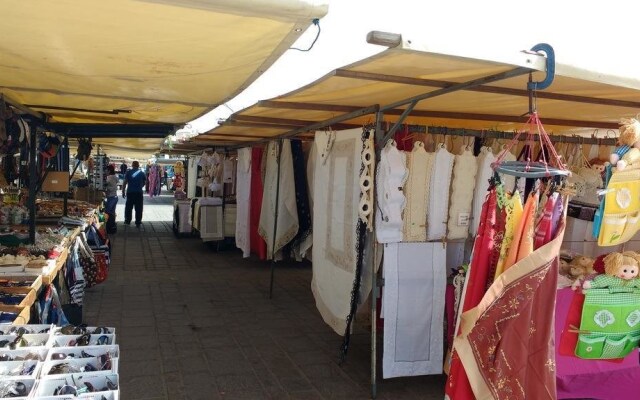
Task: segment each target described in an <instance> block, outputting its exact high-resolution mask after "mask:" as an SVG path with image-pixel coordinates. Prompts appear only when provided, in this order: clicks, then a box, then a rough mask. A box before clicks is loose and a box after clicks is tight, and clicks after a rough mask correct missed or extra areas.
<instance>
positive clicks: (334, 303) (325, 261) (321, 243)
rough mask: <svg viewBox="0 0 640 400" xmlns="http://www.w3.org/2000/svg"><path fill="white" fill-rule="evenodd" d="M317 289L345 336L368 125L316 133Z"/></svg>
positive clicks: (331, 321) (327, 316) (325, 313)
mask: <svg viewBox="0 0 640 400" xmlns="http://www.w3.org/2000/svg"><path fill="white" fill-rule="evenodd" d="M315 142H316V151H317V158H316V163H315V166H316V169H315V174H314V181H315V182H314V187H315V188H314V190H313V194H314V196H313V197H314V198H313V206H314V208H315V210H316V211H317V212H314V214H313V231H314V232H313V247H312V249H313V279H312V281H311V289H312V291H313V295H314V297H315V300H316V306H317V307H318V311H319V312H320V314H321V315H322V318H323V319H324V321H325V322H326V323H327V324H328V325H329V326H331V328H333V330H334V331H335V332H336V333H337V334H339V335H344V333H345V328H346V318H347V315H349V312H350V308H351V307H350V306H351V292H352V290H353V286H354V285H353V283H354V280H355V276H356V262H357V259H358V252H359V250H360V249H357V248H356V244H357V243H358V242H359V238H358V235H357V229H356V227H357V222H358V220H359V213H358V204H359V202H360V185H359V178H360V171H361V168H362V159H361V153H362V149H363V143H362V129H350V130H345V131H341V132H340V133H339V134H336V133H335V132H316V136H315Z"/></svg>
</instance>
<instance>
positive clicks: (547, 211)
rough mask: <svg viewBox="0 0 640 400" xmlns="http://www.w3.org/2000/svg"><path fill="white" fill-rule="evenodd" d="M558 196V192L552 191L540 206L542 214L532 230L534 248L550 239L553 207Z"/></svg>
mask: <svg viewBox="0 0 640 400" xmlns="http://www.w3.org/2000/svg"><path fill="white" fill-rule="evenodd" d="M558 196H559V194H558V193H557V192H556V193H552V194H551V195H550V196H548V197H547V200H546V201H545V203H544V205H543V207H542V215H541V216H540V218H539V220H538V223H537V224H536V227H535V230H534V243H533V248H534V249H537V248H539V247H542V246H543V245H544V244H545V243H548V242H549V241H550V240H551V231H552V229H551V219H552V217H553V209H554V208H555V206H556V200H557V199H558Z"/></svg>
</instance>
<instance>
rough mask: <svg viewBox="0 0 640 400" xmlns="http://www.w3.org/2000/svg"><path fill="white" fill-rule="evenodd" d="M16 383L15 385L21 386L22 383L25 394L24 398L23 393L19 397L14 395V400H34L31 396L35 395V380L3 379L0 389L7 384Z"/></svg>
mask: <svg viewBox="0 0 640 400" xmlns="http://www.w3.org/2000/svg"><path fill="white" fill-rule="evenodd" d="M14 382H15V384H16V385H17V384H19V383H22V384H24V386H25V394H24V396H20V395H21V394H22V393H20V394H19V395H14V396H13V397H11V398H12V399H18V400H26V399H27V398H32V397H31V395H32V394H33V393H32V392H33V389H34V388H35V386H36V380H35V379H33V378H21V377H14V376H12V377H3V378H2V380H1V381H0V387H2V385H5V384H9V385H11V384H13V383H14Z"/></svg>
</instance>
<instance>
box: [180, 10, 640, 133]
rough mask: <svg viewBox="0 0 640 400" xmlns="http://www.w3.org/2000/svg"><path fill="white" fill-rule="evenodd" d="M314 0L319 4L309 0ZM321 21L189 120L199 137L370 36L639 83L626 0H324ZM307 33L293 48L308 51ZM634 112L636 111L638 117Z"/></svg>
mask: <svg viewBox="0 0 640 400" xmlns="http://www.w3.org/2000/svg"><path fill="white" fill-rule="evenodd" d="M308 1H315V2H318V1H321V0H308ZM325 1H326V2H327V3H328V4H329V12H328V14H327V15H326V16H325V17H324V18H322V19H321V20H320V28H321V33H320V36H319V38H318V40H317V42H316V44H315V45H314V47H313V48H312V49H311V50H310V51H309V52H300V51H295V50H288V51H287V52H285V54H284V55H283V56H282V57H281V58H280V59H278V61H276V63H274V65H273V66H272V67H271V68H270V69H268V70H267V71H266V72H265V73H264V74H263V75H262V76H261V77H260V78H258V79H257V80H256V81H255V82H254V83H253V84H252V85H251V86H249V87H248V88H247V89H246V90H245V91H244V92H242V93H241V94H240V95H238V96H237V97H236V98H234V99H232V100H230V101H229V102H227V103H226V104H225V105H222V106H220V107H218V108H216V109H215V110H213V111H212V112H210V113H208V114H207V115H205V116H203V117H201V118H199V119H197V120H195V121H192V123H191V124H190V125H191V128H192V129H193V130H196V131H197V132H199V133H202V132H206V131H208V130H210V129H212V128H214V127H215V126H216V125H217V121H218V119H219V118H226V117H228V116H229V115H230V114H231V113H232V112H234V111H239V110H241V109H243V108H246V107H249V106H251V105H252V104H254V103H255V102H257V101H259V100H265V99H269V98H272V97H275V96H278V95H281V94H284V93H287V92H290V91H292V90H294V89H297V88H299V87H301V86H304V85H306V84H308V83H311V82H313V81H315V80H316V79H318V78H320V77H322V76H323V75H325V74H326V73H328V72H330V71H331V70H333V69H336V68H339V67H341V66H343V65H346V64H350V63H353V62H356V61H358V60H360V59H363V58H366V57H368V56H371V55H373V54H375V53H378V52H380V51H383V50H384V48H383V47H381V46H375V45H370V44H367V42H366V35H367V33H368V32H370V31H372V30H379V31H386V32H393V33H400V34H402V35H403V38H404V39H414V40H416V41H418V42H421V43H425V44H428V45H433V46H434V47H437V48H441V47H451V48H454V49H460V50H462V51H464V49H469V50H470V51H472V52H473V53H474V54H477V53H478V50H482V53H484V52H486V54H487V55H488V56H490V55H491V54H492V53H495V52H500V53H503V54H504V53H509V52H518V51H522V50H528V49H530V48H531V47H533V46H534V45H536V44H538V43H543V42H544V43H549V44H550V45H552V46H553V47H554V50H555V54H556V60H557V61H558V62H559V63H564V64H573V65H576V66H580V67H582V68H586V69H591V70H596V71H603V72H607V73H610V74H615V75H625V76H633V77H635V78H636V79H640V46H639V45H638V38H640V34H639V33H640V22H638V18H640V2H635V1H630V0H607V1H595V0H583V1H578V0H564V1H562V0H553V1H552V0H536V1H535V2H533V1H529V2H526V1H520V0H511V1H509V0H483V1H472V0H438V1H435V0H431V1H429V0H325ZM315 36H316V27H313V26H312V27H310V28H309V29H308V30H307V31H306V32H305V33H304V34H303V35H302V36H301V37H300V39H299V40H298V41H297V42H296V43H295V45H294V46H295V47H300V48H308V47H309V45H310V44H311V42H312V41H313V39H314V38H315ZM639 111H640V110H639Z"/></svg>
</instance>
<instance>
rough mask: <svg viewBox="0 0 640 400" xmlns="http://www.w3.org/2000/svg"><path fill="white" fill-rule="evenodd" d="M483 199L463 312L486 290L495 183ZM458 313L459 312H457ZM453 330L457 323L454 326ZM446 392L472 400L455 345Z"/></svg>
mask: <svg viewBox="0 0 640 400" xmlns="http://www.w3.org/2000/svg"><path fill="white" fill-rule="evenodd" d="M485 198H486V201H485V202H484V204H483V206H482V211H481V213H480V218H479V221H480V224H479V226H478V235H477V236H476V238H475V241H474V246H473V256H472V258H471V265H470V266H469V270H468V271H467V277H468V278H467V282H466V283H465V288H464V292H463V297H462V312H466V311H468V310H471V309H472V308H474V307H476V306H477V305H478V303H479V302H480V300H481V299H482V297H483V296H484V294H485V289H486V282H487V279H488V275H489V263H490V260H489V257H490V254H491V249H492V248H493V246H495V242H494V237H493V233H494V231H493V226H494V225H495V220H496V206H497V193H496V189H495V187H491V188H490V191H489V193H488V194H487V195H486V197H485ZM459 314H462V313H460V312H459ZM456 330H458V327H457V326H456ZM448 375H449V376H448V379H447V386H446V388H445V391H446V394H447V395H448V396H449V398H450V399H451V400H472V399H473V398H474V397H473V395H472V391H471V386H470V385H469V381H468V379H467V375H466V372H465V369H464V368H463V366H462V362H461V360H460V357H459V354H458V351H457V350H456V349H454V351H453V352H452V355H451V365H450V367H449V374H448Z"/></svg>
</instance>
